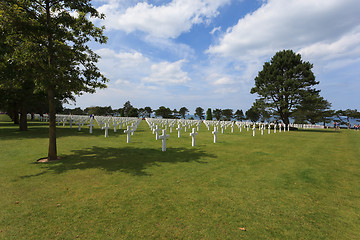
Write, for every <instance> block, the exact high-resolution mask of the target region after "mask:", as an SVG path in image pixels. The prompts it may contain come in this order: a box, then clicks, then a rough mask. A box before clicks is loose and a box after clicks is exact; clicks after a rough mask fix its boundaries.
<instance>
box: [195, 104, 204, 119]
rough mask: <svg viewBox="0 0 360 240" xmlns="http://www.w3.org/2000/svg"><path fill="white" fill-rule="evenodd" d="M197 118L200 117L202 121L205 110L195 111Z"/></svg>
mask: <svg viewBox="0 0 360 240" xmlns="http://www.w3.org/2000/svg"><path fill="white" fill-rule="evenodd" d="M194 115H195V116H198V117H199V118H200V120H202V119H204V109H203V108H202V107H197V108H196V109H195V114H194Z"/></svg>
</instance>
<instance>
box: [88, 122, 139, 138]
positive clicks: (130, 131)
mask: <svg viewBox="0 0 360 240" xmlns="http://www.w3.org/2000/svg"><path fill="white" fill-rule="evenodd" d="M94 119H95V121H96V122H97V124H98V125H99V126H100V128H101V129H103V130H105V137H108V136H109V135H108V134H109V129H110V128H113V129H114V132H117V129H118V128H119V130H120V129H122V127H123V125H124V126H127V127H126V130H124V133H126V134H127V137H126V139H127V140H126V142H127V143H130V142H131V136H132V135H134V132H135V131H136V129H137V127H138V126H139V124H140V122H141V119H138V118H130V117H111V116H110V117H109V116H95V117H94ZM90 125H91V120H90ZM90 125H89V126H90ZM90 127H91V126H90Z"/></svg>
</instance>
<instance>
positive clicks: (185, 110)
mask: <svg viewBox="0 0 360 240" xmlns="http://www.w3.org/2000/svg"><path fill="white" fill-rule="evenodd" d="M188 112H189V110H188V109H187V108H186V107H182V108H180V110H179V113H180V115H181V118H183V119H185V116H186V114H187V113H188Z"/></svg>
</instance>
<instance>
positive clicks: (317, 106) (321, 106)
mask: <svg viewBox="0 0 360 240" xmlns="http://www.w3.org/2000/svg"><path fill="white" fill-rule="evenodd" d="M330 107H331V104H330V103H329V102H328V101H327V100H325V99H324V98H323V97H321V96H320V95H318V94H314V95H311V96H308V97H305V98H304V99H303V101H302V103H301V105H300V106H299V107H298V108H297V109H296V110H295V111H294V113H293V116H294V118H295V121H296V122H298V123H305V122H310V123H312V124H315V123H319V122H324V123H326V122H329V121H330V118H331V116H332V115H334V111H332V110H330Z"/></svg>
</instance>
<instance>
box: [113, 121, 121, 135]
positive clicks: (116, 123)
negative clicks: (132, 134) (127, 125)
mask: <svg viewBox="0 0 360 240" xmlns="http://www.w3.org/2000/svg"><path fill="white" fill-rule="evenodd" d="M113 126H114V132H116V131H117V126H119V122H115V121H114V122H113ZM119 129H121V128H119Z"/></svg>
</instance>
